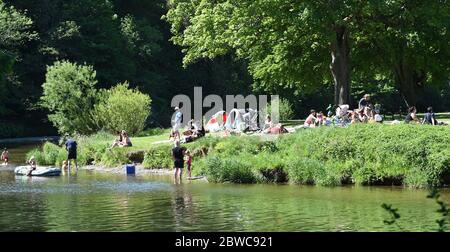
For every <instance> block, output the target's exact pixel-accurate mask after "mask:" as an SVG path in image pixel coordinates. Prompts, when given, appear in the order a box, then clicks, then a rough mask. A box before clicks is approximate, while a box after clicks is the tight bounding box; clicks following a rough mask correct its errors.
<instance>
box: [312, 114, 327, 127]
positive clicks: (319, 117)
mask: <svg viewBox="0 0 450 252" xmlns="http://www.w3.org/2000/svg"><path fill="white" fill-rule="evenodd" d="M316 119H317V120H316V122H315V125H316V127H319V126H322V125H324V124H325V119H326V117H325V115H324V114H323V112H322V111H320V112H319V113H318V114H317V117H316Z"/></svg>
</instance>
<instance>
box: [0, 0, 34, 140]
mask: <svg viewBox="0 0 450 252" xmlns="http://www.w3.org/2000/svg"><path fill="white" fill-rule="evenodd" d="M32 25H33V21H32V20H31V19H30V18H29V17H28V16H27V13H26V12H21V11H18V10H17V9H16V8H14V7H13V6H7V5H6V4H5V3H4V2H3V1H0V90H2V91H1V92H0V115H6V114H12V113H14V112H13V111H14V108H15V106H14V105H15V104H14V103H16V102H15V99H14V98H13V97H11V96H12V92H11V90H10V89H11V88H10V87H9V85H8V84H9V82H10V81H9V80H8V78H7V77H10V78H11V75H12V73H13V64H14V62H15V61H17V60H18V57H17V53H18V50H19V49H21V48H23V47H24V46H25V45H26V44H28V43H29V42H31V41H33V40H35V39H37V38H38V34H37V33H36V32H35V31H33V30H32ZM4 135H6V134H4Z"/></svg>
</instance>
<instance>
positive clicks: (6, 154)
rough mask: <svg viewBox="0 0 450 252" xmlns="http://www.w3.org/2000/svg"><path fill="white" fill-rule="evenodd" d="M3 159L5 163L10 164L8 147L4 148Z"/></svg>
mask: <svg viewBox="0 0 450 252" xmlns="http://www.w3.org/2000/svg"><path fill="white" fill-rule="evenodd" d="M1 160H2V161H3V165H8V162H9V152H8V149H6V148H5V149H3V152H2V156H1Z"/></svg>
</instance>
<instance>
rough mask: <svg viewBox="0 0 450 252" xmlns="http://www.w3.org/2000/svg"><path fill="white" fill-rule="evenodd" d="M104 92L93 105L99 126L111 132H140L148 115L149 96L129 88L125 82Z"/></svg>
mask: <svg viewBox="0 0 450 252" xmlns="http://www.w3.org/2000/svg"><path fill="white" fill-rule="evenodd" d="M105 92H106V94H105V97H103V98H102V99H101V100H100V102H99V104H98V105H96V107H95V118H96V120H97V121H98V124H99V125H100V127H102V128H104V129H106V130H109V131H111V132H116V131H120V130H126V131H127V132H128V133H129V134H136V133H139V132H141V131H142V130H143V129H144V127H145V122H146V120H147V118H148V117H149V115H150V103H151V99H150V97H149V96H148V95H146V94H142V93H141V92H139V90H137V89H135V90H133V89H129V84H128V83H127V82H125V83H123V84H118V85H117V86H115V87H113V88H111V89H110V90H107V91H105Z"/></svg>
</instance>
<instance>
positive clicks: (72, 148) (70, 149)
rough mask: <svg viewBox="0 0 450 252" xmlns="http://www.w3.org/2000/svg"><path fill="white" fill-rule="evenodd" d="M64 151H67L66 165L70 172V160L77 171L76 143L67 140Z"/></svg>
mask: <svg viewBox="0 0 450 252" xmlns="http://www.w3.org/2000/svg"><path fill="white" fill-rule="evenodd" d="M65 145H66V150H67V163H68V167H69V171H70V160H71V159H73V160H74V161H75V169H76V170H78V165H77V141H75V140H73V139H71V138H69V139H67V141H66V144H65Z"/></svg>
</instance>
